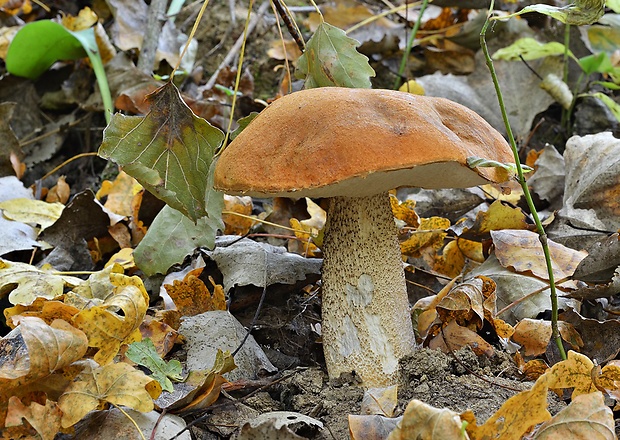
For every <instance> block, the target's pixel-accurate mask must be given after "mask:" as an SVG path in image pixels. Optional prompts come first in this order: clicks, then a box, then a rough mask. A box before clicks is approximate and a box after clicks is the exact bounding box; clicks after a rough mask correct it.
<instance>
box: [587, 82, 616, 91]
mask: <svg viewBox="0 0 620 440" xmlns="http://www.w3.org/2000/svg"><path fill="white" fill-rule="evenodd" d="M591 84H592V85H594V84H598V85H601V86H603V87H605V88H607V89H609V90H620V84H615V83H612V82H609V81H592V83H591Z"/></svg>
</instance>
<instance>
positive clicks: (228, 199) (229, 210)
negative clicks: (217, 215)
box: [222, 194, 254, 235]
mask: <svg viewBox="0 0 620 440" xmlns="http://www.w3.org/2000/svg"><path fill="white" fill-rule="evenodd" d="M252 208H253V205H252V198H251V197H247V196H229V195H228V194H224V211H226V212H225V213H223V214H222V221H223V222H224V225H226V226H225V228H224V234H226V235H245V234H247V233H248V232H249V231H250V228H251V227H252V226H253V225H254V220H252V219H251V218H248V217H250V216H251V215H252ZM235 214H241V215H243V216H244V217H242V216H240V215H235Z"/></svg>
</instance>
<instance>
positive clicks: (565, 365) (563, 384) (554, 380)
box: [545, 350, 598, 399]
mask: <svg viewBox="0 0 620 440" xmlns="http://www.w3.org/2000/svg"><path fill="white" fill-rule="evenodd" d="M593 368H594V364H593V363H592V361H591V360H590V359H589V358H588V357H587V356H584V355H583V354H580V353H576V352H574V351H572V350H571V351H569V352H568V356H567V359H566V360H565V361H562V362H558V363H557V364H555V365H554V366H553V367H551V369H549V371H547V372H546V373H545V376H547V377H548V384H549V388H551V389H554V388H574V389H573V394H572V395H571V398H573V399H574V398H575V397H577V396H579V395H580V394H589V393H593V392H595V391H598V390H597V389H596V386H595V385H594V383H593V382H592V370H593Z"/></svg>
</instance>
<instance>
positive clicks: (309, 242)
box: [288, 218, 321, 257]
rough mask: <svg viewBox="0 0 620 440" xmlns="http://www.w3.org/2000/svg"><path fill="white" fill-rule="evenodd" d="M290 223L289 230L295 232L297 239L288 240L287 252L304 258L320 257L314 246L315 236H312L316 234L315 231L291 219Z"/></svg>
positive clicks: (317, 248)
mask: <svg viewBox="0 0 620 440" xmlns="http://www.w3.org/2000/svg"><path fill="white" fill-rule="evenodd" d="M290 222H291V228H293V229H294V230H295V237H297V238H298V240H289V245H288V251H289V252H295V253H297V254H300V255H304V256H306V257H316V256H318V255H320V254H321V250H320V249H319V247H318V246H317V245H316V244H314V238H315V236H314V235H313V234H314V233H316V232H317V231H316V229H314V228H312V227H311V226H305V225H304V224H303V223H301V222H300V221H299V220H297V219H296V218H292V219H291V220H290ZM302 231H304V232H302Z"/></svg>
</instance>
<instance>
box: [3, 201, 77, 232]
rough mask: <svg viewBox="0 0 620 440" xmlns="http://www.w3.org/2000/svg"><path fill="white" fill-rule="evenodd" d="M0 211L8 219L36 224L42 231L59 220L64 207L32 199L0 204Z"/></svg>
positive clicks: (60, 204)
mask: <svg viewBox="0 0 620 440" xmlns="http://www.w3.org/2000/svg"><path fill="white" fill-rule="evenodd" d="M0 209H2V213H3V214H4V216H5V217H6V218H8V219H11V220H15V221H17V222H22V223H33V224H37V225H40V226H41V230H43V229H45V228H49V227H50V226H52V225H53V224H54V223H55V222H56V220H58V219H59V218H60V215H61V214H62V211H63V209H65V205H63V204H62V203H47V202H43V201H41V200H33V199H11V200H5V201H4V202H0Z"/></svg>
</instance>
